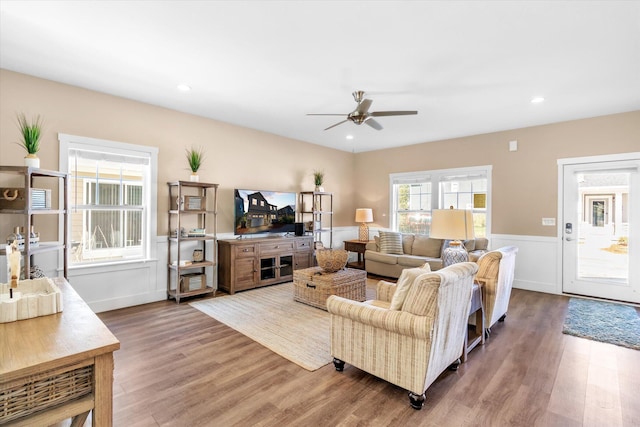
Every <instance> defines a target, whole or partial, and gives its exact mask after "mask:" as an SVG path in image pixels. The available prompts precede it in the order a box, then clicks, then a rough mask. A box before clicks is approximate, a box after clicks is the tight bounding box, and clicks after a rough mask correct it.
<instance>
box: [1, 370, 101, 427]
mask: <svg viewBox="0 0 640 427" xmlns="http://www.w3.org/2000/svg"><path fill="white" fill-rule="evenodd" d="M93 382H94V375H93V366H91V365H88V366H84V365H83V364H77V365H73V366H67V367H63V368H58V369H54V370H51V371H47V372H43V373H40V374H36V375H33V376H30V377H26V378H20V379H17V380H14V381H11V382H7V383H0V425H4V424H5V423H8V422H10V421H12V420H15V419H18V418H22V417H26V416H29V415H31V414H35V413H37V412H39V411H42V410H45V409H48V408H51V407H54V406H57V405H61V404H63V403H66V402H70V401H73V400H76V399H78V398H81V397H83V396H88V395H91V393H93Z"/></svg>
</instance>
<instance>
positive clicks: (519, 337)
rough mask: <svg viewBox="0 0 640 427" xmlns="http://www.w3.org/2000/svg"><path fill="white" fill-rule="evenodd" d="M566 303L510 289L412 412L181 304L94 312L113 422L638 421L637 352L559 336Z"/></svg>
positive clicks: (391, 396)
mask: <svg viewBox="0 0 640 427" xmlns="http://www.w3.org/2000/svg"><path fill="white" fill-rule="evenodd" d="M373 283H375V282H374V281H372V280H370V281H369V285H370V286H369V289H368V293H369V294H371V293H372V292H373V291H372V289H373V288H372V284H373ZM248 292H250V291H248ZM567 302H568V298H567V297H564V296H557V295H549V294H542V293H535V292H528V291H522V290H517V289H516V290H514V291H513V294H512V300H511V304H510V308H509V313H508V316H507V318H506V321H505V322H504V323H501V324H498V325H497V326H495V327H494V328H493V333H492V334H491V338H490V339H489V340H488V341H487V343H486V344H485V345H484V346H478V347H476V349H474V350H473V351H472V352H471V353H470V354H469V360H468V361H467V363H465V364H463V365H461V366H460V369H459V370H458V371H457V372H449V371H447V372H446V373H444V374H443V375H442V376H441V377H440V378H439V379H438V380H437V381H436V382H435V383H434V384H433V385H432V386H431V387H430V388H429V389H428V390H427V401H426V404H425V407H424V409H422V410H421V411H416V410H413V409H411V408H410V406H409V404H408V399H407V393H406V392H405V391H404V390H402V389H400V388H398V387H396V386H394V385H391V384H389V383H386V382H385V381H382V380H380V379H378V378H376V377H373V376H371V375H369V374H367V373H364V372H362V371H360V370H358V369H356V368H354V367H352V366H350V365H346V367H345V370H344V372H341V373H340V372H336V371H335V369H334V368H333V365H331V364H330V365H327V366H325V367H323V368H321V369H319V370H317V371H315V372H308V371H306V370H304V369H302V368H300V367H298V366H297V365H295V364H293V363H291V362H289V361H287V360H286V359H284V358H282V357H280V356H278V355H277V354H275V353H273V352H271V351H269V350H267V349H266V348H265V347H262V346H261V345H260V344H257V343H256V342H254V341H252V340H250V339H249V338H247V337H245V336H244V335H242V334H240V333H238V332H236V331H234V330H232V329H231V328H229V327H227V326H225V325H223V324H221V323H219V322H218V321H216V320H214V319H212V318H210V317H208V316H206V315H205V314H203V313H201V312H199V311H197V310H195V309H193V308H191V307H190V306H189V305H188V303H186V302H184V303H181V304H180V305H177V304H175V302H173V301H163V302H158V303H153V304H148V305H143V306H138V307H131V308H126V309H122V310H116V311H111V312H106V313H101V314H100V315H99V316H100V318H101V319H102V320H103V321H104V322H105V323H106V325H107V326H108V327H109V328H110V329H111V331H112V332H113V333H114V334H115V335H116V336H117V337H118V338H119V339H120V341H121V349H120V350H119V351H117V352H116V353H115V385H114V425H115V426H126V427H142V426H235V425H237V426H254V425H256V426H389V425H411V426H505V425H510V426H563V427H566V426H581V425H584V426H605V425H610V426H638V425H640V404H639V403H640V372H639V369H640V351H635V350H630V349H625V348H622V347H618V346H614V345H610V344H602V343H597V342H594V341H589V340H586V339H581V338H576V337H571V336H567V335H564V334H562V323H563V320H564V316H565V312H566V309H567ZM87 424H89V423H87Z"/></svg>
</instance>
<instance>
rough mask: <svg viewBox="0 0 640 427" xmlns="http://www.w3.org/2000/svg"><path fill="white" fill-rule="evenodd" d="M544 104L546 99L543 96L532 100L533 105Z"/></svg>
mask: <svg viewBox="0 0 640 427" xmlns="http://www.w3.org/2000/svg"><path fill="white" fill-rule="evenodd" d="M542 102H544V97H542V96H534V97H533V98H531V103H532V104H540V103H542Z"/></svg>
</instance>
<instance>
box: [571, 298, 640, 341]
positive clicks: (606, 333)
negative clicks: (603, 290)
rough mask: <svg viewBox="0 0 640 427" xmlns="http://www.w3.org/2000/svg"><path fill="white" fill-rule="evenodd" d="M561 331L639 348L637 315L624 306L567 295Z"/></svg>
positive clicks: (631, 308) (631, 309) (634, 311)
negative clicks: (566, 305) (566, 308)
mask: <svg viewBox="0 0 640 427" xmlns="http://www.w3.org/2000/svg"><path fill="white" fill-rule="evenodd" d="M562 333H564V334H567V335H574V336H576V337H581V338H587V339H590V340H594V341H600V342H605V343H609V344H615V345H619V346H622V347H627V348H632V349H634V350H640V317H638V314H637V313H636V310H635V309H634V308H633V307H631V306H628V305H623V304H614V303H610V302H604V301H593V300H588V299H582V298H571V299H570V300H569V309H568V310H567V317H566V318H565V319H564V327H563V330H562Z"/></svg>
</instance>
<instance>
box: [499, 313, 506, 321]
mask: <svg viewBox="0 0 640 427" xmlns="http://www.w3.org/2000/svg"><path fill="white" fill-rule="evenodd" d="M505 317H507V313H505V314H503V315H502V316H501V317H500V318H499V319H498V322H504V318H505Z"/></svg>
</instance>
